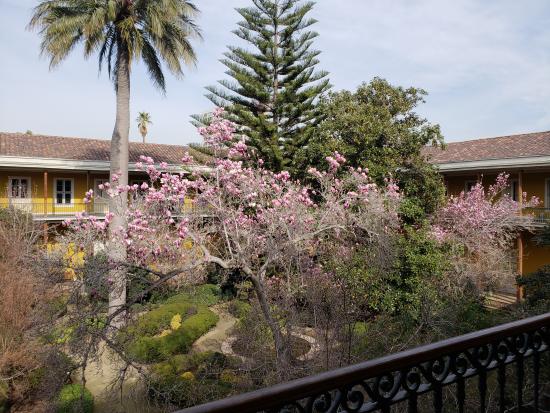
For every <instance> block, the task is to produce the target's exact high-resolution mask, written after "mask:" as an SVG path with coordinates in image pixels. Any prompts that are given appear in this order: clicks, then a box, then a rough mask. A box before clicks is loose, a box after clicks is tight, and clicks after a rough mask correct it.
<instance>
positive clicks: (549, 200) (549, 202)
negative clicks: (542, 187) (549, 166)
mask: <svg viewBox="0 0 550 413" xmlns="http://www.w3.org/2000/svg"><path fill="white" fill-rule="evenodd" d="M545 195H546V196H545V198H546V199H545V200H544V208H550V178H546V194H545Z"/></svg>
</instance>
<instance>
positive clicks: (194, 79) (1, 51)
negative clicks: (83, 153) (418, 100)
mask: <svg viewBox="0 0 550 413" xmlns="http://www.w3.org/2000/svg"><path fill="white" fill-rule="evenodd" d="M195 3H196V5H197V6H198V7H199V9H200V10H201V14H200V15H199V16H198V18H197V23H198V24H199V26H200V27H201V29H202V33H203V40H202V41H195V43H194V45H195V48H196V52H197V55H198V62H197V65H196V67H193V68H188V69H186V74H185V77H184V78H183V79H175V78H173V77H172V76H171V75H167V78H168V82H167V93H166V95H163V94H161V93H159V92H158V90H156V89H155V88H154V87H153V86H152V84H151V82H150V81H149V79H148V77H147V74H146V72H145V70H144V68H143V66H141V65H137V66H136V67H135V68H134V70H133V72H132V92H131V93H132V97H131V120H132V122H131V130H130V137H131V140H140V139H141V137H140V136H139V133H138V130H137V126H136V122H135V121H134V119H135V118H136V116H137V113H138V112H140V111H146V112H149V113H150V114H151V117H152V120H153V124H152V125H151V127H150V132H149V136H148V140H149V141H150V142H156V143H171V144H185V143H189V142H197V141H200V137H199V136H198V134H197V132H196V130H195V128H194V127H193V126H192V125H191V124H190V115H192V114H195V113H203V112H206V111H209V110H211V109H212V108H213V107H212V104H211V103H210V102H209V101H208V100H207V99H206V98H205V97H204V93H205V90H204V87H205V86H208V85H213V84H215V83H216V81H217V80H220V79H222V78H224V66H223V65H222V64H221V63H220V62H219V59H220V58H221V57H222V55H223V53H224V52H225V51H226V47H227V45H235V44H238V42H237V38H236V37H235V36H234V35H233V34H232V33H231V31H232V30H233V29H234V28H235V26H236V23H237V22H238V21H239V20H240V19H239V15H238V14H237V12H236V11H235V10H234V9H235V7H243V6H248V5H250V4H251V0H195ZM36 4H37V1H36V0H0V131H5V132H25V131H26V130H31V131H33V133H35V134H45V135H59V136H78V137H94V138H103V139H109V138H110V136H111V134H112V129H113V125H114V117H115V95H114V91H113V87H112V84H111V83H110V81H109V80H108V78H107V75H106V73H101V74H98V70H97V57H95V56H94V57H92V58H90V59H88V60H85V59H84V57H83V55H82V49H75V50H74V51H73V52H72V54H71V56H70V57H69V58H68V59H67V60H66V61H65V62H64V63H62V64H61V66H59V67H57V68H56V69H54V70H53V71H50V70H49V68H48V61H47V59H46V58H44V57H40V53H39V45H40V38H39V35H38V33H36V32H29V31H28V30H26V25H27V23H28V21H29V18H30V15H31V10H32V7H33V6H34V5H36ZM312 17H314V18H316V19H317V20H318V21H319V22H318V23H317V24H316V26H315V30H316V31H317V32H318V33H319V34H320V36H319V37H318V39H317V40H316V42H315V48H317V49H319V50H321V51H322V54H321V56H320V60H321V62H320V64H319V68H320V69H323V70H327V71H329V72H330V79H331V83H332V84H333V86H334V90H341V89H350V90H352V89H354V88H356V87H357V86H358V85H359V84H361V83H362V82H368V81H370V80H371V79H372V78H373V77H375V76H379V77H382V78H385V79H387V80H388V81H389V82H391V83H392V84H394V85H400V86H404V87H409V86H415V87H420V88H423V89H425V90H426V91H427V92H428V93H429V95H428V96H427V98H426V103H425V104H423V105H422V106H420V107H419V108H418V112H419V113H421V114H422V115H423V116H425V117H426V118H427V119H428V120H429V121H430V122H432V123H438V124H440V125H441V128H442V131H443V134H444V136H445V139H446V141H448V142H452V141H458V140H465V139H472V138H479V137H489V136H500V135H509V134H515V133H526V132H534V131H543V130H549V129H550V25H549V23H550V2H548V1H547V0H522V1H517V0H317V4H316V6H315V8H314V10H313V12H312Z"/></svg>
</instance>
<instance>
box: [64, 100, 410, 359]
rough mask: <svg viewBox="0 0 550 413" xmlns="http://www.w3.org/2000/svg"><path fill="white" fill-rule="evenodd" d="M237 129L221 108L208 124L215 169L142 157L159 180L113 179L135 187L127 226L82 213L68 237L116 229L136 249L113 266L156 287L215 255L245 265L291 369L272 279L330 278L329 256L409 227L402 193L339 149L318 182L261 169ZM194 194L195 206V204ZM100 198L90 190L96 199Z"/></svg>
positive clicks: (238, 267) (82, 241)
mask: <svg viewBox="0 0 550 413" xmlns="http://www.w3.org/2000/svg"><path fill="white" fill-rule="evenodd" d="M234 130H235V129H234V125H233V124H231V123H230V122H228V121H227V120H224V119H223V116H222V112H221V111H216V112H215V114H214V119H213V122H212V123H211V124H210V126H208V127H206V128H203V129H201V130H200V132H201V134H202V136H203V137H204V140H205V143H206V145H208V146H209V147H210V148H211V149H212V151H213V153H214V154H215V156H214V158H213V162H212V165H211V169H210V172H209V173H202V174H198V173H191V174H183V173H169V172H162V170H163V169H164V168H165V167H166V165H160V168H158V167H157V166H156V165H155V163H154V160H153V159H151V158H147V157H142V163H141V164H140V165H138V166H139V167H140V168H142V169H143V170H144V171H146V172H147V174H148V175H149V178H150V183H144V184H142V185H141V186H138V185H133V186H115V187H113V186H111V185H109V184H105V189H106V192H107V193H108V194H109V196H111V197H126V196H128V193H129V194H131V195H132V196H131V197H130V198H131V201H130V203H129V207H128V210H127V213H126V214H127V215H126V220H127V222H128V225H127V227H119V228H110V226H111V225H112V222H111V220H110V217H111V214H109V215H108V216H107V217H106V219H105V220H104V221H100V220H98V219H95V218H94V217H91V216H87V215H86V214H82V215H79V216H78V217H77V218H76V219H75V220H73V221H71V222H70V223H68V225H69V226H70V227H71V228H72V229H73V231H70V233H69V234H68V239H70V242H74V243H77V244H78V245H82V246H85V245H90V244H92V243H94V242H96V243H97V241H98V240H99V241H102V242H104V243H106V242H107V241H108V237H109V236H112V235H110V234H114V236H117V237H119V239H121V240H122V241H123V242H124V243H125V245H126V246H127V251H128V256H127V260H126V261H125V262H111V263H109V265H111V266H125V267H135V268H140V269H145V270H147V271H149V272H150V273H151V274H153V275H155V277H157V279H156V282H155V283H153V286H154V285H159V284H160V283H162V282H165V281H167V280H168V279H171V278H173V277H175V276H176V275H179V274H182V273H186V272H188V271H190V270H191V269H194V268H197V267H200V266H202V265H204V264H206V263H215V264H217V265H218V266H220V267H222V268H224V269H230V270H234V271H239V272H240V273H241V274H242V275H243V276H244V277H245V278H246V279H248V280H249V281H250V282H251V283H252V285H253V288H254V291H255V294H256V296H257V298H258V301H259V305H260V308H261V311H262V314H263V317H264V319H265V321H266V323H267V324H268V326H269V328H270V330H271V333H272V335H273V339H274V343H275V348H276V353H277V361H278V363H279V367H281V368H284V366H287V365H288V363H289V361H290V353H289V348H288V340H287V339H286V338H287V336H288V333H287V332H286V331H285V329H284V328H282V327H281V321H280V320H278V319H277V318H276V317H275V316H274V308H273V306H272V305H270V302H269V300H268V291H269V288H270V285H272V284H274V283H275V284H277V285H284V286H286V287H285V288H286V289H287V291H290V290H291V289H292V287H293V286H296V285H299V286H302V287H304V286H306V284H307V282H314V280H315V276H316V275H318V274H323V276H326V274H324V271H323V268H322V266H321V264H319V260H318V259H317V258H318V257H319V256H320V254H326V253H338V252H339V251H343V250H348V251H349V250H353V249H354V248H357V247H358V246H360V245H361V246H365V245H367V244H368V245H372V246H373V248H374V247H376V248H384V247H385V245H386V240H387V239H388V234H390V233H391V232H392V231H394V230H395V229H396V228H398V227H399V220H398V216H397V208H398V205H399V202H400V194H399V191H398V188H397V186H396V185H395V184H394V183H393V182H392V181H388V182H387V185H386V186H385V187H379V186H377V185H376V184H374V183H373V182H372V181H371V180H370V178H369V176H368V171H367V170H364V169H361V168H357V169H354V168H349V169H348V171H347V173H345V174H340V173H338V174H337V172H339V171H340V170H341V169H342V168H343V166H344V164H345V162H346V160H345V158H344V157H343V156H341V155H340V154H338V153H335V154H333V156H329V157H327V161H328V163H329V165H330V168H329V170H328V171H323V172H321V171H318V170H316V169H310V170H309V173H310V174H311V175H312V177H314V178H315V180H316V186H315V189H313V188H311V187H307V186H304V185H302V184H301V183H300V182H296V181H292V180H291V179H290V176H289V174H288V173H287V172H284V171H283V172H280V173H273V172H271V171H268V170H266V169H264V168H262V163H261V161H260V163H259V165H258V166H257V167H247V166H244V164H243V159H245V158H247V156H248V152H247V146H246V143H245V141H244V140H242V139H239V138H238V137H236V136H235V134H234ZM222 155H227V156H226V157H225V158H222ZM182 161H183V162H184V163H189V162H190V161H191V158H190V157H189V156H186V157H185V158H184V159H183V160H182ZM190 197H192V208H191V207H189V206H188V203H186V202H185V200H186V199H188V198H190ZM92 198H93V192H92V191H90V192H88V194H87V197H86V200H87V201H90V200H91V199H92ZM314 275H315V276H314ZM312 280H313V281H312ZM107 282H109V280H107ZM149 288H152V287H149ZM132 299H133V298H132V297H130V298H129V301H130V303H129V304H131V302H132ZM120 311H122V310H120ZM116 315H117V314H116V312H115V314H111V315H110V318H109V319H108V323H109V321H110V320H112V319H113V317H116ZM108 323H107V324H108Z"/></svg>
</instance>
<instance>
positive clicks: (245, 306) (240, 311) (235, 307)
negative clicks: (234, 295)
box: [228, 300, 252, 319]
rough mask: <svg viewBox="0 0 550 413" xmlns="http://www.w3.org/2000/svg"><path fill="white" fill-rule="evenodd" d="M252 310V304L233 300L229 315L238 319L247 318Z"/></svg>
mask: <svg viewBox="0 0 550 413" xmlns="http://www.w3.org/2000/svg"><path fill="white" fill-rule="evenodd" d="M251 309H252V307H251V305H250V303H248V302H246V301H241V300H233V301H231V302H230V303H229V306H228V310H229V313H230V314H231V315H232V316H234V317H236V318H238V319H243V318H244V317H246V316H247V315H248V313H249V312H250V311H251Z"/></svg>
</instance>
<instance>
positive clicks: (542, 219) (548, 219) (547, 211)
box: [523, 208, 550, 225]
mask: <svg viewBox="0 0 550 413" xmlns="http://www.w3.org/2000/svg"><path fill="white" fill-rule="evenodd" d="M523 215H526V216H530V217H532V219H533V222H534V223H535V224H538V225H547V224H550V208H526V209H524V210H523Z"/></svg>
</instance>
